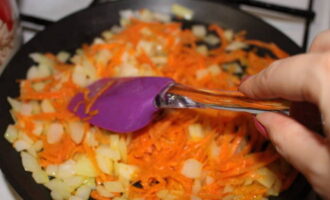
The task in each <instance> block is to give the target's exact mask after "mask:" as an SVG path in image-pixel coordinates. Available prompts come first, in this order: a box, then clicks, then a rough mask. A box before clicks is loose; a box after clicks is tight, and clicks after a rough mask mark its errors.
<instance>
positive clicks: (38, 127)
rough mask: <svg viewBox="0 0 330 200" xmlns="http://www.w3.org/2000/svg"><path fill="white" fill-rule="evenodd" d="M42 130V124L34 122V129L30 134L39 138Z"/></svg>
mask: <svg viewBox="0 0 330 200" xmlns="http://www.w3.org/2000/svg"><path fill="white" fill-rule="evenodd" d="M43 130H44V127H43V123H42V122H39V121H36V122H34V129H33V131H32V133H33V134H34V135H37V136H40V135H41V133H42V132H43Z"/></svg>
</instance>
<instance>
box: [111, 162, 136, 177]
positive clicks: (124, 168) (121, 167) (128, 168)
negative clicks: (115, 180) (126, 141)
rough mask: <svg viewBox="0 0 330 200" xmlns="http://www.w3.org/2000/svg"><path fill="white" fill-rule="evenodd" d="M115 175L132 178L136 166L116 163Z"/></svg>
mask: <svg viewBox="0 0 330 200" xmlns="http://www.w3.org/2000/svg"><path fill="white" fill-rule="evenodd" d="M115 167H116V172H117V175H118V176H119V177H120V178H122V179H124V180H132V179H133V178H134V175H135V174H136V171H137V168H136V167H135V166H133V165H128V164H124V163H116V165H115Z"/></svg>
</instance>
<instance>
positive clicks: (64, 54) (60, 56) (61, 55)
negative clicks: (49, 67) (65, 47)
mask: <svg viewBox="0 0 330 200" xmlns="http://www.w3.org/2000/svg"><path fill="white" fill-rule="evenodd" d="M56 57H57V59H58V60H59V61H61V62H63V63H65V62H67V61H68V60H69V58H70V53H69V52H66V51H60V52H59V53H58V54H57V55H56Z"/></svg>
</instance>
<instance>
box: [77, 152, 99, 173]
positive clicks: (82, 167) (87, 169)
mask: <svg viewBox="0 0 330 200" xmlns="http://www.w3.org/2000/svg"><path fill="white" fill-rule="evenodd" d="M75 171H76V174H77V175H80V176H87V177H96V176H97V172H96V169H95V167H94V165H93V163H92V161H91V160H90V159H89V158H88V157H87V156H85V155H83V154H82V155H79V156H78V157H77V159H76V165H75Z"/></svg>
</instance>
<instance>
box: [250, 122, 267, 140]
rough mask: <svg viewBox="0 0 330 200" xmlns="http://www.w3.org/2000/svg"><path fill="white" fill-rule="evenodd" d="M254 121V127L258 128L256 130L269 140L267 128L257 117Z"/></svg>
mask: <svg viewBox="0 0 330 200" xmlns="http://www.w3.org/2000/svg"><path fill="white" fill-rule="evenodd" d="M253 121H254V126H255V127H256V129H257V130H258V132H259V133H261V135H263V136H264V137H265V138H268V132H267V130H266V128H265V127H264V125H262V124H261V123H260V122H259V121H258V120H257V118H256V117H253Z"/></svg>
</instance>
